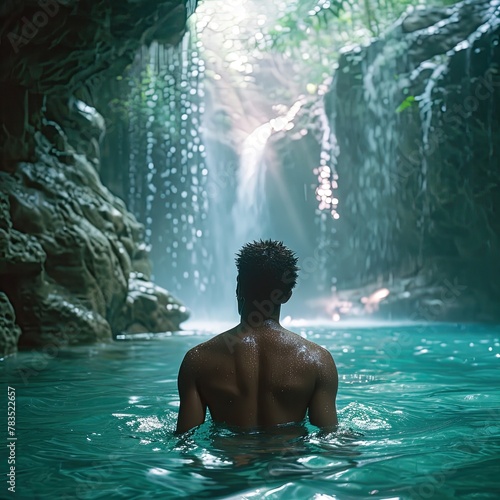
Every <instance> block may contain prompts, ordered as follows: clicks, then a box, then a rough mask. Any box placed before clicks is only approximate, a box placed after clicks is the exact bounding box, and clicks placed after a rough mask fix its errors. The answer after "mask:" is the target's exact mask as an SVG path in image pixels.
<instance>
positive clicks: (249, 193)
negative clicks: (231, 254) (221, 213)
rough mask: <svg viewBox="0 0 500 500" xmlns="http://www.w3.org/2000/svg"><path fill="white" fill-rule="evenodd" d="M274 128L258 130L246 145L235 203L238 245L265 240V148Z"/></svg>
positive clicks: (234, 225)
mask: <svg viewBox="0 0 500 500" xmlns="http://www.w3.org/2000/svg"><path fill="white" fill-rule="evenodd" d="M272 131H273V128H272V126H271V124H270V123H264V124H263V125H260V126H259V127H257V128H256V129H255V130H254V131H253V132H252V133H251V134H250V135H249V136H248V137H247V138H246V139H245V141H244V143H243V148H242V153H241V160H240V168H239V170H238V174H237V183H238V184H237V186H238V187H237V190H236V203H235V204H234V206H233V210H232V224H233V227H234V234H235V239H236V241H237V242H238V245H240V246H241V245H242V244H244V243H246V242H247V241H250V240H254V239H259V238H261V237H262V235H263V232H264V228H265V225H266V222H267V218H266V213H265V193H264V191H265V178H266V171H267V168H266V163H265V161H263V154H264V148H265V147H266V144H267V140H268V139H269V137H270V136H271V133H272Z"/></svg>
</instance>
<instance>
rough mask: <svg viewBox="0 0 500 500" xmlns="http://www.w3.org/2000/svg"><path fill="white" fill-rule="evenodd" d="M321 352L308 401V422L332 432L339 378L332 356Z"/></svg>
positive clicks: (335, 426)
mask: <svg viewBox="0 0 500 500" xmlns="http://www.w3.org/2000/svg"><path fill="white" fill-rule="evenodd" d="M322 351H323V352H322V356H321V359H320V361H319V364H318V374H317V378H316V385H315V387H314V393H313V395H312V397H311V400H310V401H309V421H310V422H311V424H312V425H315V426H317V427H320V428H321V429H323V430H326V431H334V430H336V428H337V425H338V420H337V408H336V406H335V399H336V398H337V390H338V385H339V376H338V373H337V367H336V366H335V362H334V361H333V358H332V355H331V354H330V353H329V352H328V351H327V350H326V349H322Z"/></svg>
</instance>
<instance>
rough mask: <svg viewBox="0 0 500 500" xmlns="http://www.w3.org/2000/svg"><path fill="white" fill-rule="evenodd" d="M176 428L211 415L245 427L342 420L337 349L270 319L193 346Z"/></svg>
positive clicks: (328, 424) (330, 425)
mask: <svg viewBox="0 0 500 500" xmlns="http://www.w3.org/2000/svg"><path fill="white" fill-rule="evenodd" d="M178 386H179V395H180V400H181V404H180V409H179V418H178V422H177V432H185V431H187V430H189V429H191V428H192V427H195V426H197V425H200V424H201V423H203V422H204V420H205V413H206V408H207V407H208V409H209V411H210V414H211V416H212V419H213V420H214V421H215V422H221V423H226V424H228V425H234V426H238V427H241V428H246V429H248V428H253V427H270V426H275V425H278V424H284V423H288V422H300V421H302V420H303V419H304V417H305V416H306V412H308V414H309V420H310V422H311V424H313V425H316V426H318V427H321V428H323V429H326V430H333V429H335V427H336V425H337V412H336V407H335V398H336V394H337V388H338V375H337V369H336V367H335V363H334V361H333V358H332V356H331V354H330V353H329V352H328V351H327V350H326V349H324V348H322V347H320V346H319V345H317V344H314V343H313V342H310V341H308V340H306V339H303V338H302V337H301V336H299V335H297V334H295V333H293V332H290V331H288V330H286V329H285V328H283V327H282V326H281V325H280V324H279V322H278V321H276V320H275V319H266V320H264V321H263V322H262V323H261V324H260V325H258V326H257V327H254V328H249V327H246V328H243V329H242V328H241V325H239V326H237V327H235V328H233V329H231V330H228V331H227V332H224V333H221V334H220V335H217V336H216V337H214V338H212V339H210V340H208V341H207V342H204V343H202V344H200V345H198V346H196V347H194V348H193V349H191V350H190V351H189V352H188V353H187V354H186V356H185V358H184V360H183V362H182V365H181V368H180V371H179V380H178Z"/></svg>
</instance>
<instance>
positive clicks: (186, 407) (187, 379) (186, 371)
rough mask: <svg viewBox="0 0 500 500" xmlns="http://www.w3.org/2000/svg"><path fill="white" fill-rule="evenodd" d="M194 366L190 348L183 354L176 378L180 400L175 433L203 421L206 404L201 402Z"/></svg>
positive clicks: (195, 364)
mask: <svg viewBox="0 0 500 500" xmlns="http://www.w3.org/2000/svg"><path fill="white" fill-rule="evenodd" d="M196 366H197V362H196V359H195V357H194V356H193V351H192V350H191V351H189V352H188V353H187V354H186V355H185V356H184V359H183V360H182V363H181V367H180V369H179V376H178V378H177V389H178V391H179V397H180V400H181V402H180V407H179V415H178V417H177V429H176V430H175V432H176V434H181V433H183V432H186V431H188V430H189V429H192V428H193V427H196V426H197V425H201V424H202V423H203V422H204V421H205V413H206V405H205V404H203V402H202V400H201V396H200V393H199V392H198V388H197V386H196V379H197V377H196V372H197V369H196Z"/></svg>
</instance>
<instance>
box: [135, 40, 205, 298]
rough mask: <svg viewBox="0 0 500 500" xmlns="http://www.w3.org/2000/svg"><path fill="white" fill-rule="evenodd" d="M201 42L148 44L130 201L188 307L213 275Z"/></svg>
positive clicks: (162, 274) (158, 265)
mask: <svg viewBox="0 0 500 500" xmlns="http://www.w3.org/2000/svg"><path fill="white" fill-rule="evenodd" d="M199 46H200V42H199V41H197V40H196V37H195V35H194V34H193V33H192V32H191V31H190V32H187V33H186V35H185V36H184V38H183V40H182V43H181V44H180V45H179V46H178V47H164V46H161V45H158V44H153V45H152V46H151V47H150V48H149V49H143V51H142V60H141V61H140V62H139V64H138V65H137V66H138V67H137V69H136V75H135V76H136V78H135V81H134V80H133V82H134V85H135V86H134V87H133V88H132V91H131V100H130V106H129V124H130V126H129V133H130V158H129V206H130V207H131V209H132V211H133V212H134V213H135V214H136V216H137V217H138V218H139V220H140V221H141V222H143V223H144V225H145V227H146V235H145V236H146V241H147V243H148V244H149V245H151V257H152V260H153V262H154V279H155V281H156V282H157V283H158V284H160V285H162V286H164V287H165V288H167V289H169V290H172V291H173V292H174V293H176V295H177V296H179V297H180V298H181V300H183V301H184V302H185V303H186V304H187V305H188V307H189V306H191V304H193V303H194V301H195V300H197V299H199V298H200V297H202V296H204V295H205V294H206V293H207V291H208V286H209V282H210V272H211V269H210V268H211V263H210V258H209V251H208V244H209V243H208V241H209V236H210V235H209V233H208V231H207V228H206V222H205V220H206V217H207V212H208V197H207V192H206V182H207V181H206V180H207V174H208V170H207V169H206V166H205V146H204V144H203V142H202V140H201V136H200V134H199V130H200V126H201V119H202V115H203V112H204V101H203V98H204V90H203V76H204V69H205V63H204V61H203V60H202V59H201V58H200V57H199ZM144 167H145V172H144Z"/></svg>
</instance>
